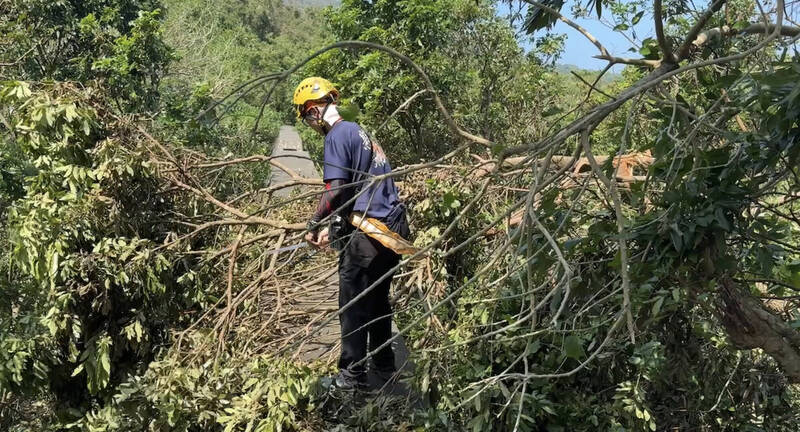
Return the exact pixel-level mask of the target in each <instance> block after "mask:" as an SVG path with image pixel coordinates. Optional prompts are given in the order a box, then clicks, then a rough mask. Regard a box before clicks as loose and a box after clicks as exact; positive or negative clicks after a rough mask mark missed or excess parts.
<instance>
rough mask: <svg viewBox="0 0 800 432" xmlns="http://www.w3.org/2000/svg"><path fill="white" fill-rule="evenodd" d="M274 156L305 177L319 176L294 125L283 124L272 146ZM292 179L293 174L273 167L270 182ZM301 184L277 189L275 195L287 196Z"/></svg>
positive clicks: (277, 182)
mask: <svg viewBox="0 0 800 432" xmlns="http://www.w3.org/2000/svg"><path fill="white" fill-rule="evenodd" d="M272 156H273V157H276V158H278V159H277V160H278V162H280V163H282V164H284V165H286V167H288V168H289V169H291V170H294V171H295V172H296V173H298V174H300V176H301V177H305V178H319V174H318V173H317V168H316V167H315V166H314V162H312V161H311V159H309V155H308V152H307V151H305V150H303V141H302V140H301V139H300V134H298V133H297V129H295V128H294V127H293V126H281V129H280V131H279V132H278V138H276V139H275V144H274V146H273V147H272ZM290 180H292V176H290V175H289V174H287V173H286V172H284V171H283V170H281V169H279V168H276V167H272V175H271V177H270V184H281V183H285V182H288V181H290ZM299 187H300V186H293V187H288V188H284V189H279V190H277V191H275V193H274V196H277V197H281V198H286V197H288V196H289V195H290V194H291V193H292V191H293V190H294V189H296V188H299Z"/></svg>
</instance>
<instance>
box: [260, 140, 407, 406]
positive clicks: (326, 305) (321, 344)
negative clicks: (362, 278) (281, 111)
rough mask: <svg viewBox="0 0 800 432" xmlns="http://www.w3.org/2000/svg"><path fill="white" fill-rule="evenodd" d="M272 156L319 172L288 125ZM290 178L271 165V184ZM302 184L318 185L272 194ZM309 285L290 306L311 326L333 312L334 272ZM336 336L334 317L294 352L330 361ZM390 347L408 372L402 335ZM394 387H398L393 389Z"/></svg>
mask: <svg viewBox="0 0 800 432" xmlns="http://www.w3.org/2000/svg"><path fill="white" fill-rule="evenodd" d="M272 156H289V157H281V158H280V159H279V161H280V162H281V163H282V164H284V165H286V167H287V168H288V169H290V170H294V171H295V172H297V173H298V174H300V175H301V176H303V177H305V178H319V173H318V172H317V170H316V167H315V166H314V163H313V162H311V160H309V159H308V152H306V151H305V150H303V145H302V141H301V140H300V135H299V134H298V133H297V130H296V129H295V128H294V127H292V126H281V129H280V132H279V134H278V138H277V139H276V140H275V145H274V147H273V149H272ZM291 156H299V157H291ZM290 180H292V177H291V176H290V175H289V174H287V173H285V172H283V171H282V170H280V169H278V168H275V167H273V168H272V176H271V178H270V182H271V183H272V184H279V183H283V182H287V181H290ZM303 187H305V188H308V187H318V186H294V187H291V188H285V189H281V190H279V191H276V195H277V196H282V197H287V196H289V194H290V193H291V191H292V190H293V189H295V188H303ZM310 288H311V289H309V290H307V293H308V295H306V296H302V297H301V299H300V300H299V302H298V303H296V304H294V305H292V307H293V308H294V309H295V310H299V311H304V312H307V313H308V315H309V316H312V317H315V319H314V323H312V327H313V328H316V327H314V325H315V323H318V322H321V321H324V319H325V318H327V317H329V316H330V314H335V313H336V311H337V309H338V291H339V278H338V274H337V273H336V272H333V274H332V275H331V276H329V277H327V278H325V279H324V281H322V282H320V283H319V284H318V285H316V286H313V287H310ZM303 327H305V326H303ZM300 330H302V327H298V328H292V329H287V331H288V332H289V334H291V333H294V332H296V331H300ZM392 330H393V332H394V334H396V332H397V331H398V330H397V327H396V326H395V324H394V323H392ZM339 339H340V331H339V321H338V320H336V319H334V320H332V321H331V322H330V323H329V324H328V325H327V326H326V327H325V328H323V329H321V330H320V331H319V332H317V334H316V335H315V336H314V337H312V338H310V339H309V340H307V341H305V342H304V343H303V345H302V347H301V349H300V350H299V352H298V355H299V357H300V359H302V360H304V361H313V360H317V359H325V360H330V361H333V360H335V359H337V358H338V356H339ZM392 347H393V348H394V352H395V364H396V365H397V368H398V370H401V371H403V373H404V375H405V374H410V373H412V372H413V364H412V363H411V362H409V361H408V349H406V346H405V342H404V341H403V338H402V337H399V338H397V339H396V340H395V341H394V343H393V344H392ZM397 391H402V390H401V389H397ZM391 392H392V393H395V389H392V390H391Z"/></svg>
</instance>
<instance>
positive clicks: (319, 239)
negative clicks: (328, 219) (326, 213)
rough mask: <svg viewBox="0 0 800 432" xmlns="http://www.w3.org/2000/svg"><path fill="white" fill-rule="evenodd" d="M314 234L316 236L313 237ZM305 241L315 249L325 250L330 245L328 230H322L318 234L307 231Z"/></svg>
mask: <svg viewBox="0 0 800 432" xmlns="http://www.w3.org/2000/svg"><path fill="white" fill-rule="evenodd" d="M315 234H316V235H315ZM305 240H306V241H307V242H308V244H310V245H311V246H313V247H314V248H316V249H325V248H327V247H328V245H329V244H330V238H329V236H328V228H324V229H323V230H322V231H320V232H319V233H314V232H311V231H309V232H308V233H306V236H305Z"/></svg>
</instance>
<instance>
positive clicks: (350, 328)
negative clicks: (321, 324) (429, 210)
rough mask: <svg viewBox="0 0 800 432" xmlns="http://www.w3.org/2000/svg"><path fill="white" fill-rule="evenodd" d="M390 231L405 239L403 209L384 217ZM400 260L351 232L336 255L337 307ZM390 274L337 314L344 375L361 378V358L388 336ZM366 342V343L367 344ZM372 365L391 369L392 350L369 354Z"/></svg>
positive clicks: (368, 239)
mask: <svg viewBox="0 0 800 432" xmlns="http://www.w3.org/2000/svg"><path fill="white" fill-rule="evenodd" d="M384 223H386V225H387V226H388V227H389V228H390V229H392V231H394V232H396V233H398V234H400V235H401V236H403V237H405V238H408V236H409V229H408V222H407V221H406V216H405V208H404V207H402V206H401V207H399V210H396V211H393V212H392V213H391V214H389V216H387V217H386V218H385V220H384ZM398 262H400V256H398V255H397V254H396V253H394V252H393V251H392V250H390V249H388V248H386V247H384V246H383V245H382V244H380V243H379V242H378V241H377V240H374V239H372V238H370V237H368V236H367V235H366V234H364V233H363V232H361V231H355V232H354V233H353V236H352V238H351V239H350V242H349V243H348V244H347V247H346V248H345V249H344V250H342V251H341V253H340V254H339V308H343V307H344V306H345V305H346V304H348V303H349V302H350V301H351V300H353V299H354V298H356V297H357V296H358V295H359V294H361V293H362V292H364V291H365V290H367V288H369V287H370V286H372V285H373V284H374V283H375V282H376V281H378V280H379V279H380V278H381V277H383V276H384V275H386V274H387V273H389V272H390V271H391V270H392V269H393V268H394V267H395V266H396V265H397V263H398ZM391 282H392V274H388V275H387V276H386V277H385V278H384V279H383V280H382V281H381V282H380V283H378V284H377V285H376V286H374V287H373V288H372V289H371V290H370V291H369V292H368V293H367V294H366V295H365V296H364V297H362V298H361V299H359V300H358V301H357V302H356V303H355V304H353V305H351V306H350V307H349V308H348V309H347V310H345V311H344V312H343V313H341V314H340V315H339V324H340V325H341V331H342V353H341V355H340V357H339V369H342V370H344V371H345V372H346V373H347V374H348V375H351V376H354V377H361V376H363V373H364V372H365V370H366V366H367V364H366V363H367V362H366V361H363V362H361V364H359V365H355V364H356V363H358V362H359V361H361V360H363V359H364V358H365V357H366V355H367V353H368V352H369V351H373V350H375V349H376V348H378V347H379V346H381V345H382V344H383V343H385V342H386V341H388V340H389V338H391V336H392V307H391V305H390V304H389V288H390V285H391ZM368 342H369V344H368ZM372 362H373V364H374V365H375V368H376V369H378V370H380V371H394V370H395V366H394V351H393V350H392V347H391V345H387V346H386V347H384V348H382V349H381V350H380V351H378V352H377V353H375V354H374V355H373V357H372Z"/></svg>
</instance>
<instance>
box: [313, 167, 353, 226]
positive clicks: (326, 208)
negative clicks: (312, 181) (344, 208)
mask: <svg viewBox="0 0 800 432" xmlns="http://www.w3.org/2000/svg"><path fill="white" fill-rule="evenodd" d="M345 184H347V181H346V180H344V179H333V180H328V181H326V182H325V192H323V193H322V196H321V197H320V198H319V204H318V205H317V211H316V212H314V216H312V217H311V220H310V221H309V222H308V226H309V231H312V232H317V231H318V229H319V227H318V225H319V223H320V221H322V220H323V219H325V218H326V217H328V216H329V215H330V214H331V213H333V212H334V211H335V210H336V209H337V208H339V206H340V205H342V202H343V198H344V196H345V194H344V190H345V189H344V185H345Z"/></svg>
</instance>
